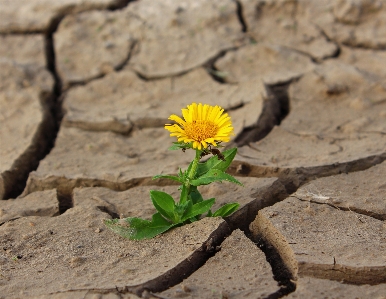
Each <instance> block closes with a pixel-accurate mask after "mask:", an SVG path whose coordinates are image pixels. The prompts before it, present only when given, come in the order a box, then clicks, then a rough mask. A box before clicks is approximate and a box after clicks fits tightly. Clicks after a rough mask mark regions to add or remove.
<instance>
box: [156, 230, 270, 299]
mask: <svg viewBox="0 0 386 299" xmlns="http://www.w3.org/2000/svg"><path fill="white" fill-rule="evenodd" d="M244 271H247V273H248V274H247V275H240V273H241V272H244ZM277 290H278V286H277V283H276V281H275V280H274V279H273V277H272V273H271V267H270V265H269V264H268V262H267V261H266V259H265V256H264V254H262V252H261V251H260V250H259V249H258V248H257V247H256V245H255V244H253V243H252V242H251V240H249V239H248V238H247V237H246V236H245V235H244V234H243V232H242V231H240V230H235V231H233V233H232V235H230V236H229V237H228V238H227V239H226V240H225V241H224V242H223V243H222V244H221V251H220V252H218V253H217V254H216V255H215V256H214V257H212V258H210V259H209V260H208V261H207V262H206V264H205V265H204V266H203V267H202V268H200V270H198V271H196V272H195V273H194V274H193V275H191V276H190V277H189V278H188V279H186V280H184V281H183V282H182V283H181V284H179V285H176V286H174V287H173V288H171V289H169V290H167V291H165V292H162V293H161V294H160V295H161V296H162V297H166V298H181V297H186V298H218V297H221V296H222V297H224V296H226V297H242V298H265V297H266V296H267V295H269V294H272V293H274V292H275V291H277Z"/></svg>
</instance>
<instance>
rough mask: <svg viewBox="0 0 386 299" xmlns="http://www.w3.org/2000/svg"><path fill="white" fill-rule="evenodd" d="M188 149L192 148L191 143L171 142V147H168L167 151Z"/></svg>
mask: <svg viewBox="0 0 386 299" xmlns="http://www.w3.org/2000/svg"><path fill="white" fill-rule="evenodd" d="M188 148H192V142H188V143H185V142H173V145H172V146H171V147H169V150H171V151H175V150H179V149H188Z"/></svg>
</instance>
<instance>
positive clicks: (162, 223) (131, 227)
mask: <svg viewBox="0 0 386 299" xmlns="http://www.w3.org/2000/svg"><path fill="white" fill-rule="evenodd" d="M122 220H124V221H125V222H126V223H127V226H124V225H121V224H120V222H121V221H122ZM104 223H105V225H106V226H107V227H108V228H109V229H111V230H112V231H113V232H115V233H117V234H118V235H120V236H122V237H124V238H127V239H130V240H143V239H151V238H153V237H155V236H157V235H159V234H162V233H163V232H165V231H167V230H169V229H171V228H172V227H173V226H176V224H171V223H170V222H168V221H167V220H166V219H165V218H163V217H162V215H161V214H160V213H156V214H154V215H153V217H152V220H151V221H149V220H144V219H141V218H136V217H128V218H125V219H107V220H104Z"/></svg>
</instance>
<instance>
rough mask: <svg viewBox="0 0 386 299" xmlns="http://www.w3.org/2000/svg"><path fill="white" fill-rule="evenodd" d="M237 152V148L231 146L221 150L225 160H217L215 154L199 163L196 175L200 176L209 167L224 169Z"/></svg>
mask: <svg viewBox="0 0 386 299" xmlns="http://www.w3.org/2000/svg"><path fill="white" fill-rule="evenodd" d="M236 153H237V148H236V147H235V148H231V149H228V150H226V151H224V152H222V154H223V156H224V159H225V161H222V160H219V159H218V157H217V156H213V157H211V158H210V159H208V161H206V162H204V163H199V164H198V167H197V172H196V177H200V176H202V175H203V174H205V173H207V172H208V171H209V170H211V169H218V170H222V171H226V170H227V169H228V167H229V165H230V164H231V163H232V161H233V159H234V158H235V156H236Z"/></svg>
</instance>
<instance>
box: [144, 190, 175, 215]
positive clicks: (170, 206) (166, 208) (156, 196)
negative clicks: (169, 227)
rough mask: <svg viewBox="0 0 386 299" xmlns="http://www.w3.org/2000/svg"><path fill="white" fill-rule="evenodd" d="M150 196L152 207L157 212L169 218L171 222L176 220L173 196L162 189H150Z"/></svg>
mask: <svg viewBox="0 0 386 299" xmlns="http://www.w3.org/2000/svg"><path fill="white" fill-rule="evenodd" d="M150 197H151V200H152V202H153V205H154V207H155V208H156V209H157V211H158V212H160V214H161V215H162V216H164V217H165V218H166V219H169V220H171V221H172V222H176V217H175V213H174V208H175V205H176V204H175V202H174V199H173V197H171V196H170V195H169V194H167V193H165V192H162V191H155V190H151V191H150Z"/></svg>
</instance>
